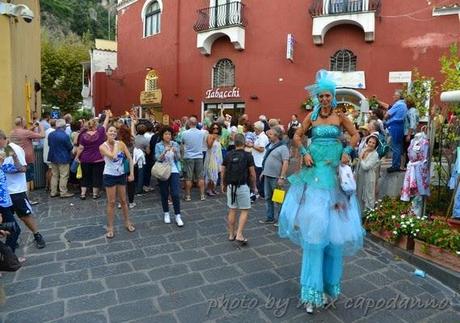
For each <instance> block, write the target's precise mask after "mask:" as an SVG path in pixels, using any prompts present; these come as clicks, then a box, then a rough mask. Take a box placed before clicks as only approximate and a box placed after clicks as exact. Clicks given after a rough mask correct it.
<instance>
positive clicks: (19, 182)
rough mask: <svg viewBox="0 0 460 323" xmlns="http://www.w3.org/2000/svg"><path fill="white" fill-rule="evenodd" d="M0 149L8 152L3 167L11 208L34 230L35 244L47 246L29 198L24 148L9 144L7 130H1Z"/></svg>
mask: <svg viewBox="0 0 460 323" xmlns="http://www.w3.org/2000/svg"><path fill="white" fill-rule="evenodd" d="M0 151H3V152H4V153H5V154H6V157H5V159H4V161H3V165H2V169H3V170H4V172H5V175H6V182H7V185H8V193H9V194H10V197H11V201H12V203H13V205H12V206H11V210H12V211H13V212H14V213H16V215H17V216H18V217H19V219H21V221H22V222H24V224H25V225H26V226H27V227H28V228H29V230H30V231H32V233H33V235H34V240H35V246H36V247H37V248H38V249H42V248H45V245H46V243H45V240H44V239H43V237H42V235H41V234H40V233H39V232H38V227H37V224H36V222H35V220H34V218H33V217H32V214H33V212H32V206H31V205H30V202H29V199H28V198H27V181H26V173H25V172H26V168H27V163H26V159H25V153H24V150H23V149H22V148H21V147H20V146H18V145H16V144H14V143H9V144H8V141H7V137H6V135H5V132H3V131H2V130H0ZM7 151H8V152H7Z"/></svg>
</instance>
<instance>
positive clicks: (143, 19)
mask: <svg viewBox="0 0 460 323" xmlns="http://www.w3.org/2000/svg"><path fill="white" fill-rule="evenodd" d="M155 1H156V2H158V5H159V6H160V11H161V13H163V1H162V0H146V1H145V2H144V5H143V6H142V10H141V19H142V25H144V24H145V12H146V11H147V7H148V6H149V5H150V4H151V3H152V2H155ZM143 27H144V31H145V26H143Z"/></svg>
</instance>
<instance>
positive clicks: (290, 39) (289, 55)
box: [286, 34, 295, 62]
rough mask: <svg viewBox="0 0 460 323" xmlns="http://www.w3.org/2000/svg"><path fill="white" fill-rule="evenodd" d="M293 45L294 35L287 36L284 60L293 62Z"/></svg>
mask: <svg viewBox="0 0 460 323" xmlns="http://www.w3.org/2000/svg"><path fill="white" fill-rule="evenodd" d="M294 44H295V38H294V35H293V34H288V35H287V42H286V59H288V60H290V61H291V62H293V61H294Z"/></svg>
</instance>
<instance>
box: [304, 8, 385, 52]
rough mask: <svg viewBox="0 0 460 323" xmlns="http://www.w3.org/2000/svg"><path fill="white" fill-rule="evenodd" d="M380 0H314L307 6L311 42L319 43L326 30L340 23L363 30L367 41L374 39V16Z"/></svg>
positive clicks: (322, 39)
mask: <svg viewBox="0 0 460 323" xmlns="http://www.w3.org/2000/svg"><path fill="white" fill-rule="evenodd" d="M380 7H381V0H314V1H313V3H312V4H311V6H310V8H309V12H310V15H311V17H312V18H313V32H312V36H313V42H314V43H315V44H317V45H321V44H323V42H324V35H325V34H326V33H327V31H328V30H329V29H330V28H332V27H334V26H337V25H340V24H353V25H357V26H359V27H361V28H362V29H363V30H364V38H365V41H367V42H372V41H374V34H375V17H376V16H378V15H379V13H380Z"/></svg>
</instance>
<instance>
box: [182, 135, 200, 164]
mask: <svg viewBox="0 0 460 323" xmlns="http://www.w3.org/2000/svg"><path fill="white" fill-rule="evenodd" d="M203 140H204V133H203V132H202V131H201V130H198V129H197V128H191V129H189V130H185V131H184V133H183V134H182V143H183V144H184V148H185V153H184V158H185V159H198V158H201V159H202V158H203Z"/></svg>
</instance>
